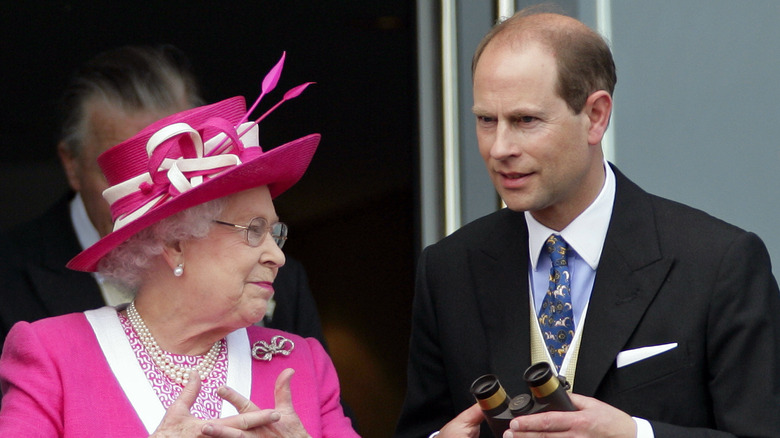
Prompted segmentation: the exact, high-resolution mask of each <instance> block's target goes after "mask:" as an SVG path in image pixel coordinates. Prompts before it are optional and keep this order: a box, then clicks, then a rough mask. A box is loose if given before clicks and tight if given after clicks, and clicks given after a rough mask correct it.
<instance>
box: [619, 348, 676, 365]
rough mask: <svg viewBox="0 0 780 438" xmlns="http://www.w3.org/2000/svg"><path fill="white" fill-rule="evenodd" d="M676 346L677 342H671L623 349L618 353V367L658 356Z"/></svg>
mask: <svg viewBox="0 0 780 438" xmlns="http://www.w3.org/2000/svg"><path fill="white" fill-rule="evenodd" d="M675 348H677V342H673V343H671V344H662V345H651V346H649V347H641V348H634V349H633V350H625V351H621V352H620V353H618V355H617V359H616V362H617V367H618V368H623V367H624V366H627V365H631V364H632V363H637V362H639V361H642V360H645V359H647V358H650V357H653V356H658V355H659V354H661V353H666V352H667V351H669V350H673V349H675Z"/></svg>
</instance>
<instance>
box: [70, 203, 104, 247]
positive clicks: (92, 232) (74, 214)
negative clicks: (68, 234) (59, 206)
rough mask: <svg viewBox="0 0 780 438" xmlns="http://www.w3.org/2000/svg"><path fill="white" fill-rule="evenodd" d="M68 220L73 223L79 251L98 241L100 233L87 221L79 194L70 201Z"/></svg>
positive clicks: (85, 211) (87, 217)
mask: <svg viewBox="0 0 780 438" xmlns="http://www.w3.org/2000/svg"><path fill="white" fill-rule="evenodd" d="M70 220H71V222H73V228H74V229H75V230H76V237H77V238H78V239H79V244H80V245H81V249H87V248H89V247H90V246H92V245H94V244H95V242H97V241H98V240H100V233H98V230H97V229H96V228H95V226H94V225H92V221H90V220H89V216H88V215H87V209H86V207H84V200H83V199H81V193H76V196H74V197H73V199H71V201H70Z"/></svg>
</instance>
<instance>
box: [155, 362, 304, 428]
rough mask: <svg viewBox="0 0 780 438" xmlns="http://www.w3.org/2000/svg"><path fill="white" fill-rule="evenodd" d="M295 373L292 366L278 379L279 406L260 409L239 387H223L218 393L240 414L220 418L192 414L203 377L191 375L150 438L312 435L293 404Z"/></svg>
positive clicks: (276, 394)
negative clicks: (237, 389)
mask: <svg viewBox="0 0 780 438" xmlns="http://www.w3.org/2000/svg"><path fill="white" fill-rule="evenodd" d="M293 373H294V371H293V370H292V369H290V368H288V369H286V370H284V371H282V372H281V373H280V374H279V377H277V379H276V386H275V388H274V398H275V401H276V409H260V408H258V407H257V406H256V405H255V404H254V403H252V402H251V401H249V400H248V399H246V398H244V397H243V396H242V395H241V394H239V393H238V392H236V391H235V390H233V389H231V388H228V387H222V388H220V389H219V391H218V395H219V396H220V397H222V398H223V399H225V401H227V402H229V403H230V404H232V405H233V406H235V407H236V409H237V410H238V415H233V416H231V417H226V418H219V419H216V420H201V419H198V418H196V417H194V416H193V415H192V414H191V413H190V408H191V407H192V405H193V404H194V403H195V400H196V399H197V397H198V392H200V386H201V382H200V378H199V377H198V376H197V375H195V376H191V377H190V381H189V382H188V383H187V385H186V386H185V387H184V389H183V390H182V392H181V394H180V395H179V398H177V399H176V401H175V402H173V404H172V405H171V407H170V408H168V411H167V412H166V413H165V416H164V417H163V419H162V422H161V423H160V426H159V427H158V428H157V430H155V431H154V433H153V434H152V435H151V436H150V437H149V438H183V437H198V438H203V437H221V438H252V437H257V438H275V437H293V438H297V437H300V438H308V437H309V434H308V433H306V430H305V429H304V428H303V424H302V423H301V420H300V419H299V418H298V414H296V413H295V410H294V409H293V406H292V395H291V393H290V379H291V378H292V375H293ZM196 374H197V373H196Z"/></svg>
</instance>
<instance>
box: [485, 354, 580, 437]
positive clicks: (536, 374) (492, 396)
mask: <svg viewBox="0 0 780 438" xmlns="http://www.w3.org/2000/svg"><path fill="white" fill-rule="evenodd" d="M523 379H524V380H525V382H526V383H527V384H528V388H529V389H530V390H531V395H528V394H520V395H518V396H516V397H514V398H511V399H510V397H509V396H508V395H507V393H506V391H505V390H504V387H503V386H501V383H500V382H499V381H498V377H496V376H495V375H493V374H485V375H484V376H482V377H480V378H478V379H477V380H475V381H474V383H472V384H471V393H472V394H473V395H474V398H476V399H477V403H479V406H480V408H482V412H483V413H484V414H485V419H486V420H487V423H488V425H489V426H490V430H491V431H492V432H493V435H494V436H495V437H496V438H501V436H502V434H503V433H504V431H505V430H507V429H509V421H510V420H511V419H512V418H515V417H519V416H521V415H530V414H536V413H538V412H547V411H576V410H577V409H576V408H575V407H574V404H572V402H571V399H570V398H569V394H567V393H566V390H567V389H569V384H568V382H566V378H565V377H563V376H556V375H555V373H553V371H552V368H551V367H550V364H548V363H547V362H538V363H535V364H533V365H531V366H530V367H528V369H526V370H525V373H523Z"/></svg>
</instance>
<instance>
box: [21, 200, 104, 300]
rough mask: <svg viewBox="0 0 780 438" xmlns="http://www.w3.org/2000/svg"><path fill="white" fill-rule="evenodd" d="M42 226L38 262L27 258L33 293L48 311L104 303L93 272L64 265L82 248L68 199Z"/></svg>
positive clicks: (61, 203) (57, 207) (59, 205)
mask: <svg viewBox="0 0 780 438" xmlns="http://www.w3.org/2000/svg"><path fill="white" fill-rule="evenodd" d="M48 219H49V220H48V221H47V223H48V224H49V226H48V227H43V229H42V230H41V233H43V234H42V235H41V243H40V244H41V245H44V246H45V250H44V252H43V254H44V257H43V259H42V260H40V262H36V261H32V260H31V261H30V262H29V263H28V264H27V270H28V272H29V273H30V279H31V280H32V282H33V287H34V288H35V291H36V293H37V294H38V296H39V297H40V298H41V301H42V303H43V305H44V307H45V308H46V310H47V312H48V314H49V315H62V314H65V313H71V312H81V311H84V310H85V309H94V308H97V307H101V306H103V305H105V302H104V301H103V297H102V295H101V293H100V288H99V287H98V285H97V281H96V280H95V278H94V277H93V276H92V274H89V273H86V272H78V271H73V270H70V269H68V268H66V267H65V265H66V264H67V263H68V261H69V260H70V259H71V258H72V257H73V256H75V255H76V254H78V253H79V252H80V251H81V247H80V245H79V243H78V240H77V239H76V232H75V231H74V229H73V224H72V223H71V220H70V213H69V210H68V203H67V202H60V204H58V205H57V206H56V209H55V210H54V214H52V215H49V216H48Z"/></svg>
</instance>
